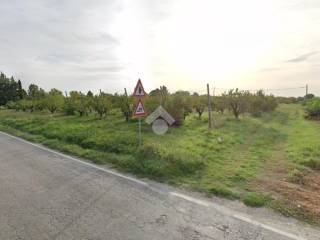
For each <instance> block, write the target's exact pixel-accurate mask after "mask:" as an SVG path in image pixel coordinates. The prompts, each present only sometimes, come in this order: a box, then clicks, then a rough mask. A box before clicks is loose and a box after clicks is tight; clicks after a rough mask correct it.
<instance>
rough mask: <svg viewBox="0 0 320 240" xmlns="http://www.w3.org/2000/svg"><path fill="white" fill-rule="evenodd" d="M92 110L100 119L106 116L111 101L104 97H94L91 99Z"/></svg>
mask: <svg viewBox="0 0 320 240" xmlns="http://www.w3.org/2000/svg"><path fill="white" fill-rule="evenodd" d="M93 109H94V110H95V111H96V112H97V113H98V114H99V116H100V118H102V117H103V116H106V114H107V112H108V111H109V110H110V109H111V99H110V97H109V96H106V95H99V96H95V97H94V99H93Z"/></svg>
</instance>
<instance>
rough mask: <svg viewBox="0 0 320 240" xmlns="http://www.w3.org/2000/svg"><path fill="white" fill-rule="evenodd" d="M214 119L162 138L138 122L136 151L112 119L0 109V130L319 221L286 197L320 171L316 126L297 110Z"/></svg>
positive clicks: (131, 128) (133, 130) (122, 125)
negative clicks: (212, 126)
mask: <svg viewBox="0 0 320 240" xmlns="http://www.w3.org/2000/svg"><path fill="white" fill-rule="evenodd" d="M214 120H215V125H216V128H215V129H213V130H212V131H208V128H207V116H205V115H204V116H203V119H202V120H199V119H198V118H197V117H196V115H191V116H189V117H187V119H186V121H185V124H184V125H183V126H182V127H180V128H171V129H170V130H169V132H168V133H167V134H165V135H163V136H157V135H155V134H154V133H153V132H152V130H151V126H149V125H147V124H145V123H144V124H143V128H142V132H143V145H142V147H140V148H139V146H138V139H137V137H138V134H137V130H138V128H137V121H132V122H130V123H126V122H125V121H124V119H123V117H122V116H121V114H120V113H118V112H113V113H112V114H110V115H109V116H107V117H106V118H105V119H99V118H97V117H95V116H87V117H81V118H80V117H79V116H63V115H59V114H56V115H51V114H49V113H48V114H45V113H33V114H30V113H23V112H15V111H11V110H1V111H0V130H2V131H6V132H9V133H11V134H14V135H17V136H20V137H23V138H26V139H28V140H31V141H35V142H39V143H42V144H44V145H46V146H49V147H51V148H54V149H58V150H60V151H63V152H67V153H70V154H73V155H76V156H79V157H83V158H86V159H89V160H91V161H92V162H94V163H97V164H109V165H111V166H112V167H115V168H118V169H120V170H122V171H127V172H131V173H134V174H136V175H138V176H141V177H148V178H152V179H155V180H157V181H161V182H167V183H170V184H174V185H178V186H180V187H186V188H191V189H194V190H197V191H201V192H204V193H206V194H208V195H211V194H214V195H217V196H222V197H226V198H230V199H240V200H243V202H244V203H245V204H247V205H250V206H263V205H269V206H271V207H273V208H275V209H277V210H279V211H281V212H283V213H284V214H286V215H293V216H295V217H297V218H303V219H304V220H308V221H311V222H320V211H319V212H316V211H313V207H316V205H315V206H314V205H312V201H311V203H310V201H309V202H308V201H306V200H305V199H303V197H302V196H299V195H296V198H294V197H292V196H293V195H292V191H295V190H296V191H299V188H300V187H301V188H303V189H308V187H310V189H309V190H310V192H312V191H314V189H313V188H312V187H314V186H313V185H312V184H311V183H313V182H314V181H318V180H315V179H318V178H315V177H314V176H318V175H319V173H318V172H317V170H319V169H320V124H318V123H317V122H312V121H308V120H305V119H304V110H303V108H302V106H300V105H296V104H291V105H280V106H279V107H278V109H277V110H276V111H275V112H273V113H268V114H264V115H263V116H262V117H260V118H254V117H250V116H244V117H243V118H241V119H240V120H235V119H234V118H233V117H232V116H231V115H228V114H225V115H219V114H215V115H214ZM310 179H311V180H310ZM319 181H320V178H319ZM319 183H320V182H319ZM302 185H303V186H302ZM309 185H310V186H309ZM318 192H319V191H318ZM318 197H319V198H318ZM313 200H314V203H315V204H316V203H317V202H319V200H320V194H319V196H316V198H315V199H313ZM287 202H289V203H290V204H287ZM289 206H290V207H289ZM306 212H307V213H308V214H305V213H306Z"/></svg>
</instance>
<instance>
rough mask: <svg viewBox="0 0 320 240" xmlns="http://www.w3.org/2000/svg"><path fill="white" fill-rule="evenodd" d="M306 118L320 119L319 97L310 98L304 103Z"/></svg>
mask: <svg viewBox="0 0 320 240" xmlns="http://www.w3.org/2000/svg"><path fill="white" fill-rule="evenodd" d="M306 111H307V118H310V119H316V120H320V98H312V99H311V100H308V101H307V103H306Z"/></svg>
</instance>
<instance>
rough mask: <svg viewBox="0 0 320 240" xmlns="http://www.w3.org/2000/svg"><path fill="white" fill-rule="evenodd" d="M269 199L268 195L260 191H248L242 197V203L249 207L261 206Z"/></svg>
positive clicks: (269, 200) (270, 199)
mask: <svg viewBox="0 0 320 240" xmlns="http://www.w3.org/2000/svg"><path fill="white" fill-rule="evenodd" d="M271 201H272V198H271V196H270V195H265V194H261V193H248V194H247V195H246V196H245V197H244V199H243V202H244V204H245V205H247V206H250V207H263V206H265V205H266V204H267V203H269V202H271Z"/></svg>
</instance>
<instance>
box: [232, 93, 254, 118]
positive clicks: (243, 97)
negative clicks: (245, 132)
mask: <svg viewBox="0 0 320 240" xmlns="http://www.w3.org/2000/svg"><path fill="white" fill-rule="evenodd" d="M249 96H250V93H249V92H248V91H239V89H238V88H237V89H235V90H234V89H231V90H229V92H228V94H227V95H226V99H227V103H228V107H229V109H230V110H231V112H232V113H233V115H234V116H235V118H236V119H239V116H240V114H243V113H245V112H246V111H247V110H248V107H249V99H248V97H249Z"/></svg>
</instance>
